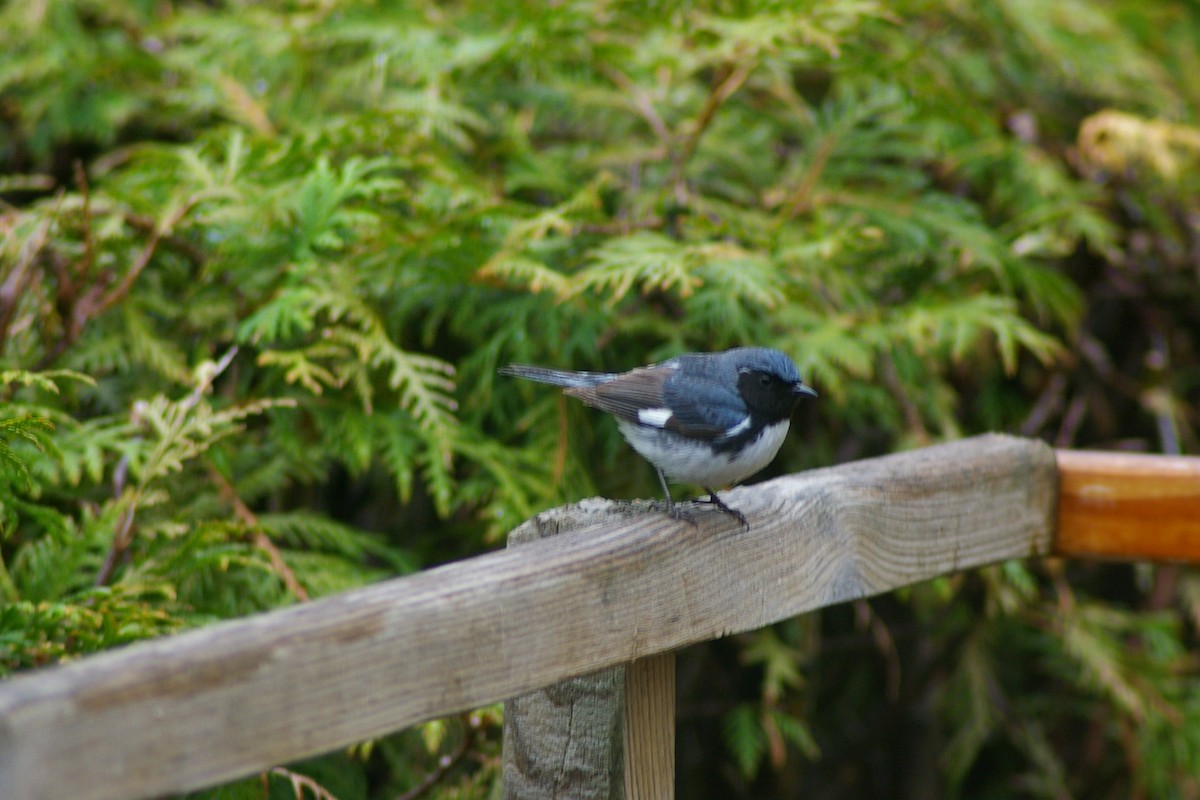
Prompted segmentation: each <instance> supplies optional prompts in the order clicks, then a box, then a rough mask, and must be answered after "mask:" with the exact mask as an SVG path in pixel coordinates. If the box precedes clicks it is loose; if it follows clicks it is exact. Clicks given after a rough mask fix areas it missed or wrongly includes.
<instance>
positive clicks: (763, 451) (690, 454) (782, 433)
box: [617, 420, 791, 488]
mask: <svg viewBox="0 0 1200 800" xmlns="http://www.w3.org/2000/svg"><path fill="white" fill-rule="evenodd" d="M617 424H618V425H619V427H620V429H621V434H622V435H624V437H625V440H626V441H627V442H629V444H630V446H631V447H633V449H634V450H636V451H637V452H638V453H639V454H640V455H641V456H642V458H644V459H646V460H647V461H649V462H650V463H651V464H653V465H654V466H656V467H658V468H659V469H661V470H662V471H663V473H665V474H666V476H667V477H668V478H670V479H671V480H672V481H674V482H676V483H692V484H696V485H698V486H706V487H714V488H715V487H718V486H726V485H728V484H731V483H737V482H738V481H740V480H742V479H743V478H748V477H750V476H751V475H753V474H754V473H756V472H758V471H759V470H760V469H762V468H763V467H765V466H766V465H767V464H770V463H771V459H773V458H775V454H776V453H778V452H779V448H780V447H781V446H782V445H783V440H784V439H785V438H786V437H787V433H788V428H789V427H790V425H791V423H790V421H789V420H784V421H783V422H777V423H775V424H774V425H768V426H767V427H766V428H763V432H762V433H761V434H759V436H758V438H757V439H755V440H754V441H752V442H750V443H748V444H747V445H746V446H745V448H743V449H742V451H741V452H739V453H737V454H734V453H732V452H728V453H714V452H713V451H712V448H710V447H709V446H708V444H707V443H705V442H690V441H688V440H687V439H684V438H683V437H681V436H680V435H679V434H677V433H674V432H672V431H666V430H662V429H660V428H652V427H648V426H646V425H638V424H636V423H633V422H628V421H625V420H618V422H617Z"/></svg>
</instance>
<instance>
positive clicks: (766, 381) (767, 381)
mask: <svg viewBox="0 0 1200 800" xmlns="http://www.w3.org/2000/svg"><path fill="white" fill-rule="evenodd" d="M758 382H759V383H760V384H762V385H763V386H770V385H771V376H770V375H759V376H758Z"/></svg>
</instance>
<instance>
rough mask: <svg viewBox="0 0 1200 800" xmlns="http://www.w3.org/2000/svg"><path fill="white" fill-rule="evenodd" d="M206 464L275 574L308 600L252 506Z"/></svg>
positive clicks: (217, 470) (297, 595)
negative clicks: (252, 534)
mask: <svg viewBox="0 0 1200 800" xmlns="http://www.w3.org/2000/svg"><path fill="white" fill-rule="evenodd" d="M205 466H206V467H207V469H208V477H209V479H210V480H211V481H212V482H213V484H214V485H216V487H217V492H219V493H220V495H221V499H222V500H224V501H225V502H226V503H228V504H229V505H230V507H231V508H232V509H233V514H234V516H236V517H237V518H238V519H239V520H240V521H241V522H242V524H244V525H245V526H246V527H247V528H249V529H250V530H252V531H254V546H255V547H257V548H258V549H259V550H262V551H263V553H265V554H266V556H267V560H269V561H270V562H271V569H272V570H274V571H275V574H276V575H278V576H279V579H280V580H281V581H283V585H284V586H286V587H287V588H288V591H290V592H291V593H292V594H293V595H294V596H295V597H296V599H298V600H300V601H302V602H303V601H307V600H308V599H309V597H308V590H307V589H305V588H304V585H303V584H302V583H300V581H299V580H298V579H297V578H296V573H295V572H293V571H292V568H291V567H289V566H288V564H287V561H285V560H284V558H283V554H282V553H281V552H279V548H278V547H276V546H275V543H274V542H272V541H271V537H269V536H267V534H266V533H264V532H263V529H262V525H261V524H260V523H259V521H258V515H257V514H255V513H254V512H253V511H251V510H250V507H249V506H247V505H246V504H245V503H244V502H243V501H242V498H241V497H239V496H238V493H237V490H236V489H234V488H233V484H232V483H230V482H229V479H228V478H226V477H225V476H224V475H222V474H221V471H220V470H219V469H217V467H216V465H215V464H213V463H212V462H211V461H208V462H206V463H205Z"/></svg>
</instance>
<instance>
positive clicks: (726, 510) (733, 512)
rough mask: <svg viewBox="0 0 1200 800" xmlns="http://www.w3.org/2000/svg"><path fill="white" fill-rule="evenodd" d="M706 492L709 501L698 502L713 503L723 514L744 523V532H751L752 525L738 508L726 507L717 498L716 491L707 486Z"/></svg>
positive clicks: (699, 501) (701, 501)
mask: <svg viewBox="0 0 1200 800" xmlns="http://www.w3.org/2000/svg"><path fill="white" fill-rule="evenodd" d="M704 491H706V492H708V499H707V500H697V501H696V502H698V503H712V504H713V505H714V506H716V507H717V509H718V510H720V511H721V513H723V514H728V515H729V516H731V517H733V518H734V519H736V520H737V521H738V522H740V523H742V529H743V530H747V531H748V530H750V523H749V522H747V521H746V515H745V514H743V513H742V512H740V511H738V510H737V509H736V508H731V507H729V506H727V505H725V503H723V502H722V501H721V498H719V497H717V493H716V492H715V491H713V490H712V489H710V488H709V487H707V486H705V487H704Z"/></svg>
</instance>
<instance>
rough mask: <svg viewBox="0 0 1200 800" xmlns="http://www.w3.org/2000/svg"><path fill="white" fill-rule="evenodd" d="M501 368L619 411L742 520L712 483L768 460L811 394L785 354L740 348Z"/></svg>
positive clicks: (655, 449)
mask: <svg viewBox="0 0 1200 800" xmlns="http://www.w3.org/2000/svg"><path fill="white" fill-rule="evenodd" d="M500 372H501V374H503V375H513V376H516V377H518V378H527V379H529V380H533V381H538V382H540V383H549V384H553V385H555V386H562V387H564V394H566V395H568V396H570V397H575V398H577V399H579V400H581V401H583V402H584V403H586V404H587V405H589V406H593V407H595V408H598V409H600V410H601V411H607V412H608V413H610V414H612V415H613V416H615V417H616V418H617V426H618V427H619V428H620V430H621V434H622V435H623V436H624V437H625V440H626V441H627V442H629V444H630V445H631V446H632V447H633V449H634V450H636V451H637V452H638V453H640V454H641V456H642V457H643V458H645V459H646V460H647V461H649V462H650V463H651V464H652V465H653V466H654V469H655V470H656V471H657V472H658V479H659V482H660V483H661V484H662V488H663V493H664V494H666V496H667V507H668V509H669V510H670V512H671V514H672V516H684V515H682V514H680V513H678V512H677V507H676V506H675V505H674V503H673V502H672V500H671V490H670V488H669V487H668V486H667V480H668V479H669V480H672V481H675V482H677V483H691V484H696V485H698V486H702V487H704V489H705V491H707V492H708V494H709V501H708V502H711V503H712V504H714V505H715V506H716V507H717V508H719V509H720V510H721V511H723V512H725V513H726V514H729V515H730V516H732V517H734V518H736V519H737V520H738V521H740V522H741V523H742V526H743V527H747V522H746V518H745V516H743V515H742V513H741V512H739V511H737V510H736V509H733V508H730V507H729V506H727V505H725V503H723V502H721V500H720V499H718V498H717V493H716V491H715V489H714V487H717V486H726V485H728V484H732V483H737V482H738V481H740V480H742V479H744V478H748V477H750V476H751V475H753V474H754V473H756V472H758V471H759V470H760V469H762V468H763V467H765V466H766V465H767V464H769V463H771V460H772V459H774V458H775V454H776V453H778V452H779V448H780V446H781V445H782V444H783V440H784V437H786V436H787V432H788V427H789V426H790V424H791V415H792V411H793V410H794V409H795V407H796V404H797V403H798V402H799V401H800V398H802V397H816V396H817V393H816V391H814V390H813V388H812V387H811V386H808V385H806V384H805V383H804V381H802V380H801V379H800V371H799V370H798V369H797V368H796V364H795V363H794V362H793V361H792V359H790V358H789V357H788V356H787V355H786V354H785V353H782V352H780V351H779V350H771V349H768V348H764V347H738V348H734V349H733V350H726V351H724V352H721V353H685V354H683V355H679V356H676V357H675V358H672V359H669V360H667V361H663V362H662V363H659V364H651V365H649V366H646V367H639V368H638V369H634V370H630V371H629V372H619V373H612V372H568V371H565V370H557V369H547V368H546V367H531V366H524V365H521V364H512V365H510V366H507V367H503V368H501V370H500Z"/></svg>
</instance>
